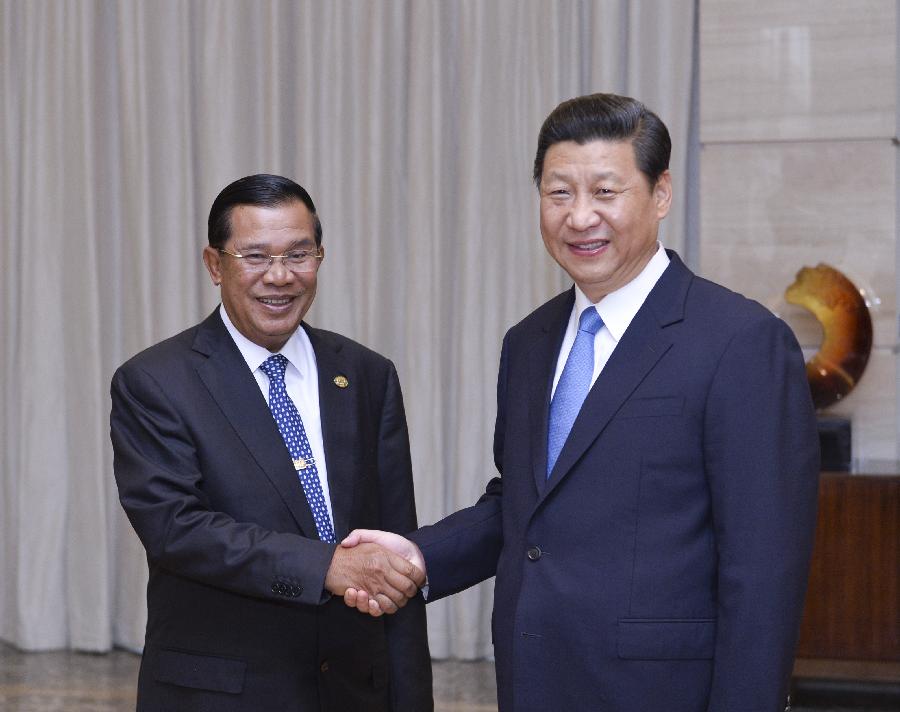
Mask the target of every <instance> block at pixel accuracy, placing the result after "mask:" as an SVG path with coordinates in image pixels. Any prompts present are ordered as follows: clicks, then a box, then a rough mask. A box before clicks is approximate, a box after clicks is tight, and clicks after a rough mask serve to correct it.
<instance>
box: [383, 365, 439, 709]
mask: <svg viewBox="0 0 900 712" xmlns="http://www.w3.org/2000/svg"><path fill="white" fill-rule="evenodd" d="M378 476H379V478H380V486H379V493H380V498H381V503H380V504H381V506H380V510H381V525H382V527H383V528H384V529H385V530H387V531H392V532H396V533H398V534H406V533H407V532H410V531H412V530H413V529H415V528H416V526H417V523H416V501H415V493H414V491H413V476H412V462H411V459H410V453H409V432H408V430H407V426H406V414H405V412H404V408H403V396H402V395H401V392H400V381H399V379H398V378H397V372H396V370H395V369H394V367H393V364H391V367H390V369H389V370H388V373H387V378H386V382H385V392H384V404H383V407H382V412H381V419H380V423H379V428H378ZM384 622H385V631H386V634H387V644H388V657H389V660H390V671H391V672H390V687H391V708H392V709H393V710H396V712H406V711H407V710H408V711H409V712H426V711H428V712H430V710H433V709H434V702H433V699H432V682H431V655H430V653H429V650H428V630H427V627H426V622H425V601H423V600H422V597H421V596H416V597H415V598H413V599H412V600H411V601H409V603H407V604H406V606H404V607H403V608H401V609H400V610H399V611H398V612H397V613H395V614H394V615H391V616H385V618H384Z"/></svg>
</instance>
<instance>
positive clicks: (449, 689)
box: [0, 643, 896, 712]
mask: <svg viewBox="0 0 900 712" xmlns="http://www.w3.org/2000/svg"><path fill="white" fill-rule="evenodd" d="M138 664H139V658H138V656H136V655H133V654H132V653H126V652H113V653H108V654H104V655H94V654H89V653H74V652H54V653H22V652H19V651H17V650H16V649H14V648H12V647H10V646H8V645H5V644H3V643H0V711H2V712H127V711H130V710H134V688H135V680H136V678H137V670H138ZM434 698H435V710H436V712H496V710H497V703H496V700H497V695H496V687H495V684H494V666H493V664H492V663H490V662H471V663H470V662H452V661H444V662H437V661H436V662H435V663H434ZM813 710H816V711H817V712H819V711H821V712H825V711H826V710H827V711H828V712H863V711H865V712H889V710H888V708H874V707H873V708H838V707H817V708H812V707H797V706H795V707H794V711H795V712H812V711H813ZM894 710H896V708H894ZM660 712H663V711H660Z"/></svg>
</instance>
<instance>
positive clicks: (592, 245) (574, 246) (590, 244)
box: [568, 240, 609, 254]
mask: <svg viewBox="0 0 900 712" xmlns="http://www.w3.org/2000/svg"><path fill="white" fill-rule="evenodd" d="M568 244H569V249H570V250H572V251H573V252H576V253H578V252H581V253H585V254H588V253H590V252H596V251H597V250H599V249H601V248H603V247H606V246H607V245H608V244H609V240H589V241H586V242H570V243H568Z"/></svg>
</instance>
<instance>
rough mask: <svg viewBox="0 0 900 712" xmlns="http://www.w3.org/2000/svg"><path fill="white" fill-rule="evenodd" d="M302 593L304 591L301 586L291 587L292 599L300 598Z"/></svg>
mask: <svg viewBox="0 0 900 712" xmlns="http://www.w3.org/2000/svg"><path fill="white" fill-rule="evenodd" d="M301 593H303V589H302V588H301V587H300V586H298V585H296V584H294V585H293V586H291V597H292V598H297V596H299V595H300V594H301Z"/></svg>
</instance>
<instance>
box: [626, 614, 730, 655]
mask: <svg viewBox="0 0 900 712" xmlns="http://www.w3.org/2000/svg"><path fill="white" fill-rule="evenodd" d="M715 647H716V619H715V618H665V619H662V618H622V619H620V620H619V623H618V653H619V657H620V658H623V659H625V660H706V659H711V658H712V657H713V652H714V651H715Z"/></svg>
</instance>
